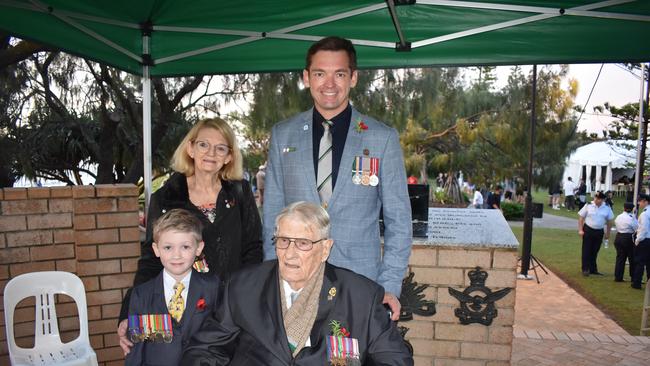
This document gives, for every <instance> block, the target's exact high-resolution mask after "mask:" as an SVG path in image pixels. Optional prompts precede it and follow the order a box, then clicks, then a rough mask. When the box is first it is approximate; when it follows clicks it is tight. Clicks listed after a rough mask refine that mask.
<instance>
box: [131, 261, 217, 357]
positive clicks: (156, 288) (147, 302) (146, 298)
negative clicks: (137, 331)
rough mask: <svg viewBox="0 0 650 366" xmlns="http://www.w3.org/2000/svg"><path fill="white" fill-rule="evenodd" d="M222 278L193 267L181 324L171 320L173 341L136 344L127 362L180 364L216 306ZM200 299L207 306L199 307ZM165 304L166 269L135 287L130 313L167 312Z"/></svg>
mask: <svg viewBox="0 0 650 366" xmlns="http://www.w3.org/2000/svg"><path fill="white" fill-rule="evenodd" d="M219 282H220V281H219V278H218V277H217V276H216V275H214V274H212V275H211V274H209V273H199V272H197V271H195V270H192V277H191V279H190V288H189V289H188V290H187V299H186V301H185V311H184V312H183V317H182V318H181V321H180V323H177V322H176V321H175V320H174V321H172V323H173V324H172V327H173V329H174V337H173V339H172V342H171V343H154V342H141V343H136V344H135V345H134V347H133V348H132V349H131V352H130V353H129V354H128V355H127V356H126V360H125V363H124V364H125V365H127V366H131V365H180V361H181V357H182V355H183V349H184V348H185V347H186V346H187V344H188V343H189V340H190V338H192V335H193V334H195V333H196V332H197V331H198V330H199V328H200V327H201V324H202V323H203V321H204V320H205V319H206V318H207V317H208V316H209V315H210V314H211V313H212V311H213V310H214V309H215V307H216V300H217V293H218V290H219ZM199 299H204V300H205V306H197V304H198V302H199ZM168 313H169V310H168V309H167V304H166V303H165V288H164V285H163V271H160V274H158V276H156V277H155V278H154V279H152V280H149V281H147V282H145V283H143V284H140V285H138V286H136V287H134V288H133V291H132V292H131V299H130V303H129V315H136V314H137V315H140V314H168Z"/></svg>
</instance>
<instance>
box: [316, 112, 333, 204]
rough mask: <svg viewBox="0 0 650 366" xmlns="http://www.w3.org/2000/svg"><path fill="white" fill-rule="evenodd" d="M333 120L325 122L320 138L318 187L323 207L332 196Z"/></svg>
mask: <svg viewBox="0 0 650 366" xmlns="http://www.w3.org/2000/svg"><path fill="white" fill-rule="evenodd" d="M331 125H332V122H331V121H325V122H323V128H324V129H325V131H324V132H323V137H321V139H320V145H319V149H318V177H317V178H316V186H317V187H318V195H319V196H320V202H321V204H322V205H323V207H327V203H328V202H329V200H330V198H331V197H332V132H331V131H330V127H331Z"/></svg>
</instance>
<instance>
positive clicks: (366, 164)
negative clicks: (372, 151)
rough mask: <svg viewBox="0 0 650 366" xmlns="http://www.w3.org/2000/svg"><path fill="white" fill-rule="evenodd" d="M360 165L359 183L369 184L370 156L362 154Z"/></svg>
mask: <svg viewBox="0 0 650 366" xmlns="http://www.w3.org/2000/svg"><path fill="white" fill-rule="evenodd" d="M361 165H362V169H363V170H362V173H361V174H362V175H361V184H363V185H364V186H367V185H369V184H370V158H368V157H366V156H364V157H363V158H361Z"/></svg>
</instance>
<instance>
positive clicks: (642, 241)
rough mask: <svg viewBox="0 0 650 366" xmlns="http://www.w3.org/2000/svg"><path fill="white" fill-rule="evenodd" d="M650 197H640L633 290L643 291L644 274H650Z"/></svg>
mask: <svg viewBox="0 0 650 366" xmlns="http://www.w3.org/2000/svg"><path fill="white" fill-rule="evenodd" d="M648 202H650V196H648V195H647V194H641V195H639V209H640V210H642V211H641V215H639V228H638V229H637V230H636V239H635V241H634V244H635V245H636V246H635V248H634V273H633V276H632V288H635V289H641V281H642V280H643V272H646V273H650V212H648Z"/></svg>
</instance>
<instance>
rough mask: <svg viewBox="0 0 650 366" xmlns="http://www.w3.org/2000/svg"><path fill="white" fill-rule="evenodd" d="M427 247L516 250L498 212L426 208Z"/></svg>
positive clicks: (501, 215)
mask: <svg viewBox="0 0 650 366" xmlns="http://www.w3.org/2000/svg"><path fill="white" fill-rule="evenodd" d="M426 244H435V245H448V246H461V245H462V246H465V245H472V246H486V247H503V248H516V247H518V246H519V243H518V242H517V238H516V237H515V235H514V234H513V233H512V230H511V229H510V226H509V225H508V222H507V221H506V219H505V218H504V217H503V214H502V213H501V211H499V210H476V209H468V208H437V207H430V208H429V230H428V233H427V241H426Z"/></svg>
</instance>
